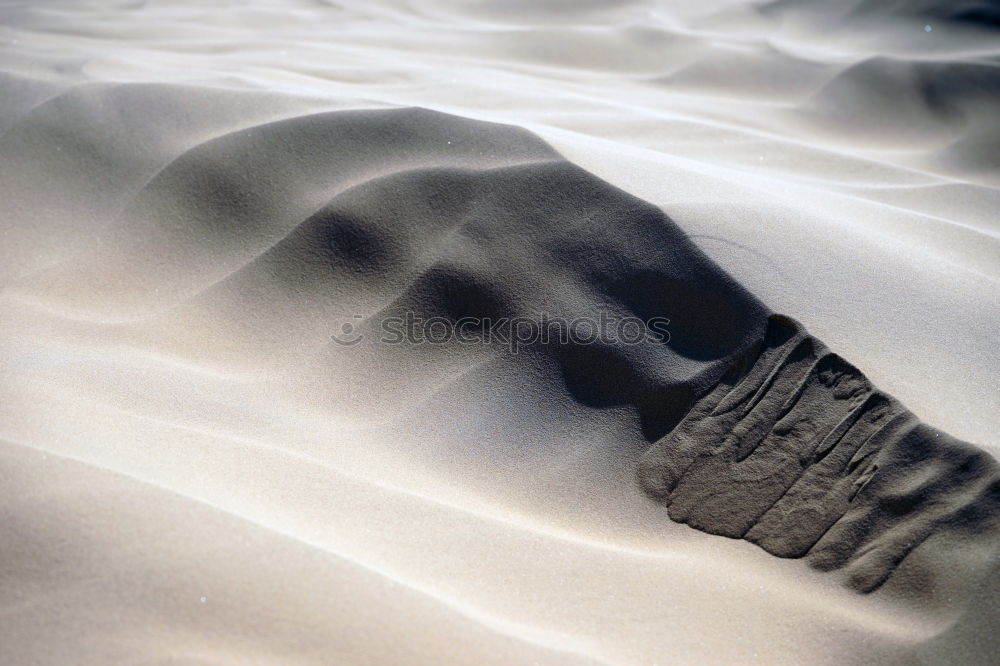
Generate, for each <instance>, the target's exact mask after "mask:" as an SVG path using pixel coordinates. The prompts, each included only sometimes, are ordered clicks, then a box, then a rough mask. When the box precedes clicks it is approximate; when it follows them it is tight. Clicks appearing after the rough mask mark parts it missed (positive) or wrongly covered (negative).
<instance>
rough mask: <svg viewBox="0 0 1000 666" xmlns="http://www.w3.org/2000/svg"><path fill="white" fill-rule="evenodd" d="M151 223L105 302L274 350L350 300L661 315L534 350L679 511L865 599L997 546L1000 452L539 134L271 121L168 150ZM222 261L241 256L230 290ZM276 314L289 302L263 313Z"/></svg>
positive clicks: (144, 221) (426, 311) (477, 309)
mask: <svg viewBox="0 0 1000 666" xmlns="http://www.w3.org/2000/svg"><path fill="white" fill-rule="evenodd" d="M449 142H450V143H449ZM425 147H426V148H427V149H428V151H429V152H426V153H425V152H423V151H424V148H425ZM453 151H454V152H453ZM401 156H402V157H405V159H404V160H403V161H402V162H400V159H401ZM359 161H360V166H359ZM265 167H266V169H267V175H268V177H267V178H266V179H264V178H261V175H262V173H263V172H262V171H261V170H262V169H264V168H265ZM319 167H322V169H323V172H322V173H317V172H316V169H317V168H319ZM343 173H348V174H355V176H354V178H360V182H353V183H352V184H351V186H350V187H347V188H346V189H342V191H340V192H339V193H338V194H336V195H335V196H334V197H333V198H332V199H331V200H330V201H329V203H327V204H326V205H324V206H321V207H320V209H319V210H318V211H316V212H314V213H312V214H310V215H308V217H307V218H306V219H305V221H303V222H301V223H299V224H289V222H290V219H289V218H288V211H287V210H286V209H285V208H283V207H282V202H284V201H291V200H295V199H296V198H297V196H298V195H299V194H300V193H301V189H297V188H307V190H308V191H309V197H308V198H311V199H314V198H315V197H316V196H317V195H316V194H315V190H316V189H317V187H318V186H319V184H321V183H324V182H328V181H330V180H331V179H332V180H333V181H334V182H336V179H337V178H338V176H337V174H343ZM306 174H308V177H304V176H305V175H306ZM340 178H343V176H340ZM349 182H350V179H349ZM303 183H305V184H304V185H303ZM329 189H333V190H335V191H336V190H337V189H338V188H337V187H331V188H329ZM254 201H256V202H260V205H249V204H247V203H246V202H254ZM301 207H302V205H301V204H300V205H299V206H298V208H301ZM139 213H144V215H139ZM164 215H166V217H163V216H164ZM157 216H160V217H159V218H158V217H157ZM136 218H138V221H139V222H140V224H139V231H140V232H141V233H139V234H136V235H131V236H130V235H129V234H135V232H136V230H135V229H134V228H128V227H125V226H123V227H122V228H121V229H120V230H119V232H118V234H117V235H115V236H113V237H109V240H108V241H107V242H106V243H105V245H104V248H103V251H102V252H101V253H100V256H101V257H102V258H101V263H102V264H103V263H104V262H109V261H114V262H119V263H120V264H129V263H132V264H133V267H132V268H129V269H128V272H136V268H135V266H139V265H144V264H149V263H150V261H151V257H152V253H154V252H155V254H156V262H155V264H153V265H151V268H153V270H151V271H145V272H144V275H143V279H142V280H137V281H135V282H134V283H132V284H130V285H128V289H126V290H124V291H123V290H121V289H119V288H118V287H117V285H116V286H115V288H113V289H109V290H108V292H107V293H106V294H104V296H105V297H107V298H110V299H111V300H112V301H113V300H114V299H115V298H118V297H124V298H125V299H126V300H127V301H128V302H130V303H135V302H141V301H143V300H144V299H148V298H149V293H148V291H147V290H149V289H153V288H157V289H158V288H160V287H167V288H171V287H172V288H173V289H174V290H175V291H174V293H175V294H176V295H177V296H179V297H183V298H184V299H185V302H184V304H182V305H180V306H179V308H175V309H174V310H172V311H171V310H168V311H167V312H164V313H163V314H162V316H164V317H171V316H174V315H175V314H177V312H178V311H183V310H184V309H185V308H195V309H196V310H200V311H205V310H206V309H207V310H209V311H215V312H219V308H220V307H222V304H223V302H228V310H229V315H230V317H232V318H234V319H238V318H239V317H241V316H252V317H253V324H254V325H253V326H252V331H251V332H249V333H244V334H245V335H248V336H250V339H249V340H248V344H249V346H250V348H251V349H253V348H256V349H257V351H258V352H264V353H263V355H264V356H266V355H267V352H268V351H269V350H268V347H269V345H280V346H285V347H289V346H292V347H296V348H298V347H300V346H301V347H302V348H304V349H310V348H311V347H314V346H315V344H316V343H317V341H320V340H322V339H327V338H326V336H327V335H328V333H329V331H330V330H331V322H332V318H333V317H335V316H336V315H338V314H339V315H342V314H343V313H344V312H345V308H367V309H366V310H365V309H362V310H359V311H360V312H361V314H363V315H364V316H365V318H366V321H367V322H368V324H369V325H370V326H372V325H373V324H374V323H376V322H377V321H378V320H379V318H380V317H384V316H389V315H394V314H401V313H403V312H406V311H412V312H414V313H417V314H418V315H419V316H422V317H431V316H442V317H446V318H450V319H452V320H455V319H458V318H461V317H467V316H474V317H495V318H496V317H517V316H524V317H529V318H530V317H533V316H536V315H537V313H539V312H541V311H550V312H551V311H555V312H558V313H559V314H561V315H562V316H565V317H567V318H572V317H577V316H587V315H591V316H593V315H594V314H595V313H596V312H597V310H598V308H601V307H607V308H608V309H610V310H611V311H612V312H614V313H616V314H619V315H634V316H637V317H640V318H643V319H648V318H650V317H654V316H663V317H668V318H669V319H670V320H671V324H670V330H671V339H670V341H669V343H667V344H659V343H654V342H646V343H644V344H639V345H618V344H607V343H595V344H548V345H543V344H536V345H534V346H531V347H530V348H529V349H527V350H522V351H526V352H527V353H530V354H536V355H539V356H541V357H545V358H549V359H553V360H554V361H555V363H556V365H557V366H558V368H559V372H560V377H559V380H560V381H561V382H562V383H563V384H564V385H565V387H566V389H567V390H568V391H569V392H570V393H571V394H572V395H573V397H574V398H575V399H576V400H577V401H578V402H579V403H581V404H583V405H586V406H588V407H594V408H605V407H612V406H623V405H624V406H629V407H633V408H634V409H635V411H636V413H637V414H638V415H639V419H640V424H641V429H642V436H643V437H644V438H645V440H646V441H648V442H650V443H651V447H650V449H649V451H648V452H647V453H646V455H645V456H644V457H643V459H642V461H641V464H640V470H639V475H640V478H641V481H642V485H643V487H644V488H645V489H646V490H647V491H648V492H649V493H650V495H651V496H652V497H654V498H655V499H657V500H658V501H662V502H664V503H666V504H667V505H668V510H667V513H668V515H670V516H671V517H672V518H673V519H675V520H678V521H681V522H685V523H688V524H690V525H692V526H694V527H697V528H698V529H701V530H704V531H706V532H709V533H712V534H721V535H725V536H728V537H742V538H746V539H748V540H750V541H752V542H754V543H757V544H759V545H761V546H762V547H763V548H765V549H766V550H768V551H769V552H772V553H774V554H776V555H779V556H782V557H806V559H807V560H808V561H809V562H810V563H812V564H813V565H814V566H817V567H819V568H822V569H843V571H844V573H845V575H846V581H847V583H848V584H849V585H850V586H851V587H853V588H855V589H858V590H861V591H869V590H872V589H875V588H877V587H878V586H879V585H881V584H882V583H883V582H884V581H885V580H886V578H887V577H888V576H890V575H891V574H892V572H893V571H894V569H895V568H896V567H897V565H898V564H899V563H900V561H901V560H902V559H903V558H904V557H906V555H907V554H908V553H909V552H911V551H912V550H913V549H915V548H917V547H918V546H919V545H921V544H927V547H928V548H931V547H933V549H934V550H935V552H941V553H946V552H949V551H958V550H961V551H963V552H966V553H968V552H972V553H977V554H978V556H981V557H986V558H989V557H991V556H992V555H991V553H992V552H993V551H994V549H995V547H996V544H997V536H998V515H1000V474H998V469H997V465H996V463H995V461H993V460H992V459H991V458H990V457H989V456H987V455H986V454H984V453H982V452H980V451H977V450H976V449H975V448H974V447H972V446H970V445H967V444H964V443H961V442H958V441H956V440H954V439H952V438H950V437H948V436H947V435H945V434H944V433H940V432H938V431H936V430H934V429H932V428H929V427H927V426H924V425H922V424H919V423H918V422H917V421H916V420H915V418H914V417H913V416H912V415H910V414H909V413H908V412H907V411H906V410H905V409H904V408H903V407H902V406H900V405H899V404H898V403H896V402H895V401H894V400H892V399H891V398H890V397H888V396H885V395H884V394H882V393H881V392H879V391H877V389H875V388H874V387H873V386H871V384H870V383H869V382H868V381H867V380H866V379H865V377H864V375H863V374H862V373H861V372H860V371H858V370H857V369H855V368H853V367H852V366H851V365H850V364H849V363H847V362H846V361H844V360H843V359H841V358H840V357H839V356H836V355H834V354H831V353H830V352H829V351H828V350H826V348H825V347H824V346H823V345H822V343H820V342H819V341H817V340H815V339H814V338H812V337H810V336H808V335H807V334H806V333H805V332H804V331H802V329H801V327H800V326H799V325H797V324H795V323H794V322H792V321H791V320H789V319H786V318H783V317H778V316H774V315H770V316H769V314H768V311H767V308H766V307H765V306H763V305H762V304H761V303H759V302H758V301H757V300H756V299H755V298H754V297H753V296H752V295H751V294H749V293H747V292H746V291H745V290H744V289H742V288H741V287H740V286H739V285H737V284H735V283H734V282H733V281H732V280H731V278H729V276H727V275H726V274H725V273H724V272H723V271H721V270H720V269H719V268H718V267H717V266H715V265H714V264H713V263H712V262H711V261H710V260H708V259H707V257H705V256H704V255H703V254H702V253H701V252H700V251H699V250H698V249H697V247H696V246H695V245H694V244H693V243H691V242H690V241H689V240H688V239H687V238H686V236H685V234H684V233H683V231H681V229H680V228H679V227H677V226H676V225H675V224H674V223H673V222H672V221H671V220H670V219H669V217H667V216H666V215H665V214H664V213H663V212H662V211H660V210H659V209H657V208H656V207H654V206H651V205H650V204H647V203H645V202H643V201H641V200H639V199H637V198H635V197H632V196H630V195H628V194H626V193H624V192H622V191H620V190H618V189H616V188H614V187H612V186H610V185H608V184H607V183H604V182H603V181H600V180H599V179H597V178H595V177H593V176H592V175H590V174H588V173H586V172H584V171H583V170H581V169H579V168H578V167H575V166H574V165H572V164H570V163H569V162H567V161H565V160H563V159H561V158H559V157H558V156H557V155H556V154H555V153H554V151H552V150H551V149H550V148H549V147H548V146H547V145H546V144H544V142H542V141H541V140H540V139H537V138H536V137H533V136H532V135H530V134H529V133H527V132H525V131H524V130H521V129H517V128H513V127H508V126H503V125H496V124H491V123H481V122H475V121H470V120H467V119H461V118H457V117H453V116H448V115H445V114H440V113H433V112H429V111H424V110H419V109H402V110H391V111H367V112H361V111H351V112H335V113H327V114H321V115H314V116H305V117H301V118H295V119H291V120H287V121H281V122H278V123H270V124H266V125H260V126H257V127H255V128H253V129H252V130H250V131H246V132H240V133H236V134H233V135H228V136H226V137H222V138H220V139H215V140H213V141H211V142H209V143H206V144H203V145H201V146H199V147H198V148H196V149H194V150H192V151H190V152H189V153H187V154H185V155H184V156H183V157H181V158H180V159H178V160H175V161H174V162H173V163H172V164H171V165H170V166H169V167H168V168H166V169H164V170H163V171H162V172H161V173H160V174H159V175H157V177H156V178H154V179H153V181H152V182H151V183H150V184H149V185H148V186H147V187H146V188H145V189H144V190H143V191H142V192H141V193H140V195H139V196H138V197H137V198H136V200H135V202H134V204H133V205H132V207H131V208H129V217H128V218H127V220H126V222H123V225H129V226H130V225H131V224H132V223H133V222H135V221H136ZM167 223H169V224H167ZM220 258H222V261H221V263H222V264H223V266H227V265H234V264H238V263H242V267H239V268H236V269H235V270H234V271H230V273H231V274H230V275H228V276H222V278H221V281H220V280H218V279H216V278H217V275H218V271H219V268H218V266H219V263H220V262H219V259H220ZM181 273H183V276H184V279H183V280H182V281H177V280H176V277H177V275H178V274H181ZM178 285H180V288H179V289H178ZM194 293H199V294H200V295H198V296H196V297H194V298H190V297H191V296H192V295H193V294H194ZM153 302H154V303H157V304H162V303H159V302H157V301H155V300H154V301H153ZM262 303H263V304H267V308H274V311H268V312H264V313H260V312H255V313H248V311H247V310H248V308H251V304H262ZM310 319H311V320H312V322H311V323H310V321H309V320H310ZM367 330H369V331H372V330H374V329H373V328H369V329H367ZM288 335H296V336H297V337H296V338H295V342H296V343H306V342H310V341H309V340H304V339H303V338H304V336H310V335H311V336H315V338H314V339H313V340H311V342H312V343H313V345H309V344H295V345H290V344H289V338H288V337H287V336H288ZM367 344H368V352H369V353H376V354H381V364H382V365H383V366H384V367H383V368H382V369H381V370H380V371H381V372H384V373H386V376H393V375H394V376H396V377H399V376H401V375H402V374H403V373H400V372H399V369H400V368H401V367H404V366H403V365H399V364H396V362H397V361H398V362H399V363H403V364H405V363H408V362H409V360H408V357H410V356H412V355H414V354H419V355H420V356H421V358H420V360H419V362H418V363H417V365H415V366H406V367H408V369H409V371H410V372H412V370H413V368H419V369H421V371H422V372H424V373H427V374H433V373H434V372H436V371H438V370H437V368H438V367H439V366H441V365H442V359H443V358H444V357H443V356H442V353H443V352H440V350H439V349H431V350H429V351H428V350H427V349H426V348H425V349H423V350H422V351H419V352H418V351H416V350H414V349H411V348H405V347H404V348H387V347H384V346H382V347H373V346H372V345H373V344H375V343H373V342H371V340H369V341H368V343H367ZM344 353H345V351H344V349H343V348H342V347H340V346H338V345H337V344H335V343H329V345H328V346H327V349H326V351H323V352H321V353H320V354H319V357H318V358H317V357H316V356H315V353H313V352H310V353H309V358H308V359H307V360H306V362H305V363H304V364H302V365H300V364H298V363H293V368H294V370H293V373H306V374H310V373H311V374H316V373H319V374H321V375H322V374H324V373H329V372H330V368H331V363H332V360H331V359H333V358H335V357H339V358H342V357H343V355H344ZM351 353H355V352H354V351H353V350H352V351H351ZM386 358H388V359H390V361H389V362H388V363H386ZM387 393H388V394H389V396H390V398H392V389H391V388H389V389H387ZM375 408H376V407H374V406H373V407H372V409H375ZM931 561H933V562H936V563H937V566H944V564H943V563H944V562H945V561H946V558H936V559H935V558H931ZM931 575H933V571H932V572H931Z"/></svg>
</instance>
